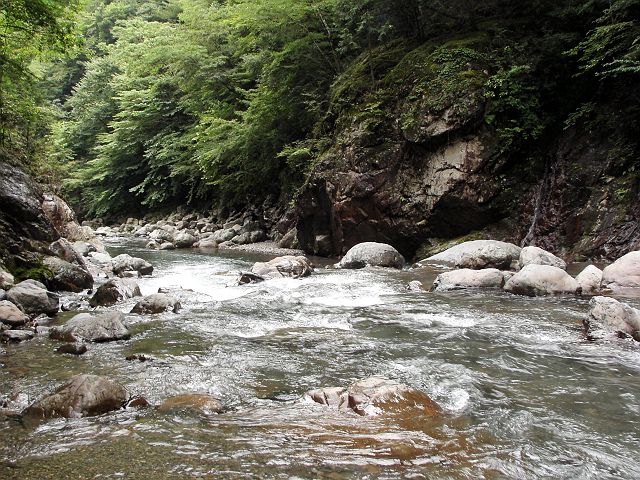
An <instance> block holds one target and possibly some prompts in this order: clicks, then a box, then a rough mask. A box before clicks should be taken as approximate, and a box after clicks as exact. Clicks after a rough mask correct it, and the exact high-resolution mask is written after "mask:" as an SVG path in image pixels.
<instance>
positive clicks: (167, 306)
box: [131, 293, 182, 314]
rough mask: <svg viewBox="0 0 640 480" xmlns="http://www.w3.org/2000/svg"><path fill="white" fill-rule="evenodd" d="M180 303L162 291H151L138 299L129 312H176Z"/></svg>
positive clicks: (179, 307)
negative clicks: (151, 292)
mask: <svg viewBox="0 0 640 480" xmlns="http://www.w3.org/2000/svg"><path fill="white" fill-rule="evenodd" d="M181 308H182V305H181V304H180V302H179V301H178V300H176V299H175V298H173V297H170V296H169V295H165V294H163V293H153V294H151V295H147V296H146V297H144V298H143V299H142V300H140V301H139V302H138V303H136V305H135V306H134V307H133V309H132V310H131V313H139V314H156V313H163V312H168V311H171V312H173V313H178V311H179V310H180V309H181Z"/></svg>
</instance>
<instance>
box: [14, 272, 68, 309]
mask: <svg viewBox="0 0 640 480" xmlns="http://www.w3.org/2000/svg"><path fill="white" fill-rule="evenodd" d="M7 300H9V301H10V302H11V303H13V304H15V305H18V306H20V307H22V310H23V311H24V312H25V313H26V314H27V315H32V314H40V313H46V314H47V315H55V314H56V313H58V307H59V304H60V300H59V298H58V296H57V295H56V294H54V293H51V292H49V291H47V287H45V286H44V285H43V284H42V283H40V282H38V281H36V280H25V281H23V282H20V283H18V284H17V285H16V286H14V287H13V288H12V289H11V290H9V291H8V292H7Z"/></svg>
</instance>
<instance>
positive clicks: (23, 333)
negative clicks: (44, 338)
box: [0, 330, 36, 343]
mask: <svg viewBox="0 0 640 480" xmlns="http://www.w3.org/2000/svg"><path fill="white" fill-rule="evenodd" d="M35 336H36V334H35V333H34V332H32V331H31V330H4V331H3V332H2V333H0V340H2V341H3V342H5V343H8V342H11V343H18V342H24V341H25V340H31V339H32V338H33V337H35Z"/></svg>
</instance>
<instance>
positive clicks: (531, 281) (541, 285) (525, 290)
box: [504, 265, 580, 297]
mask: <svg viewBox="0 0 640 480" xmlns="http://www.w3.org/2000/svg"><path fill="white" fill-rule="evenodd" d="M504 289H505V290H506V291H507V292H511V293H516V294H518V295H527V296H529V297H536V296H540V295H556V294H576V293H580V285H579V284H578V282H577V281H576V280H575V279H574V278H573V277H572V276H571V275H569V274H568V273H567V272H565V271H564V270H562V269H561V268H558V267H552V266H551V265H527V266H526V267H524V268H523V269H522V270H520V271H519V272H518V273H516V274H515V275H514V276H513V277H511V278H510V279H509V281H507V283H506V284H505V286H504Z"/></svg>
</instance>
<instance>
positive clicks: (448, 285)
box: [431, 268, 504, 291]
mask: <svg viewBox="0 0 640 480" xmlns="http://www.w3.org/2000/svg"><path fill="white" fill-rule="evenodd" d="M503 286H504V275H503V274H502V272H501V271H500V270H498V269H496V268H485V269H482V270H471V269H469V268H463V269H461V270H453V271H451V272H444V273H441V274H440V275H438V277H437V278H436V280H435V281H434V282H433V286H432V287H431V290H432V291H447V290H462V289H466V288H502V287H503Z"/></svg>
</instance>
